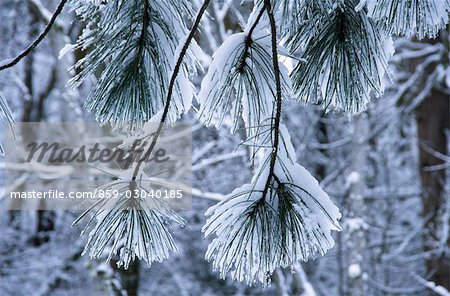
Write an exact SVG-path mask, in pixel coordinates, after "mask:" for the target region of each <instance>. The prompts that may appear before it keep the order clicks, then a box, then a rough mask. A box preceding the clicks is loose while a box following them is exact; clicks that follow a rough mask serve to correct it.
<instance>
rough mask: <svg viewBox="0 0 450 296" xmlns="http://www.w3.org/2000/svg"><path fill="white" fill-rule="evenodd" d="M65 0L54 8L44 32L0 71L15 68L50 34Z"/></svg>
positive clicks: (0, 67) (2, 66) (1, 67)
mask: <svg viewBox="0 0 450 296" xmlns="http://www.w3.org/2000/svg"><path fill="white" fill-rule="evenodd" d="M66 3H67V0H61V2H60V3H59V5H58V7H57V8H56V11H55V13H54V14H53V15H52V18H51V19H50V22H49V23H48V24H47V26H46V27H45V29H44V31H43V32H42V33H41V34H40V35H39V36H38V38H37V39H36V40H35V41H34V42H33V43H32V44H31V45H30V46H28V48H27V49H25V50H24V51H22V52H21V53H20V54H19V55H18V56H17V57H15V58H14V59H13V60H12V61H11V62H7V63H6V64H4V65H1V66H0V71H3V70H5V69H8V68H11V67H13V66H15V65H16V64H17V63H18V62H20V61H21V60H22V59H23V58H24V57H26V56H27V55H29V54H30V52H32V51H33V49H35V48H36V46H38V44H39V43H41V42H42V40H44V38H45V36H47V34H48V32H50V30H51V28H52V27H53V25H54V24H55V22H56V19H57V18H58V15H59V14H60V13H61V12H62V10H63V8H64V5H66Z"/></svg>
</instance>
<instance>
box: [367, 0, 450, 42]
mask: <svg viewBox="0 0 450 296" xmlns="http://www.w3.org/2000/svg"><path fill="white" fill-rule="evenodd" d="M360 6H361V5H360ZM367 8H368V14H369V16H370V17H372V18H373V19H375V20H376V21H378V22H379V23H380V24H381V25H382V27H383V29H384V30H386V32H387V33H389V34H395V35H407V36H412V35H416V36H417V37H418V38H419V39H424V38H426V37H428V38H434V37H436V35H437V33H438V32H439V30H440V29H443V28H445V25H446V24H448V22H449V13H450V1H449V0H422V1H417V0H408V1H404V0H367Z"/></svg>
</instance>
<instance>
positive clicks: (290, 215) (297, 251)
mask: <svg viewBox="0 0 450 296" xmlns="http://www.w3.org/2000/svg"><path fill="white" fill-rule="evenodd" d="M281 138H282V140H280V147H279V152H278V156H277V161H276V164H275V169H274V174H273V175H270V174H269V173H270V165H269V164H270V162H271V158H272V152H270V150H269V152H268V153H267V154H266V156H265V157H264V158H263V161H262V162H261V165H260V167H259V168H258V170H257V173H256V175H255V177H254V178H253V180H252V182H251V183H249V184H245V185H244V186H242V187H241V188H238V189H236V190H234V191H233V192H232V193H231V194H229V195H228V196H227V197H226V199H225V200H223V201H221V202H220V203H218V204H217V205H215V206H213V207H212V208H210V209H209V210H208V211H207V212H206V215H207V216H208V220H207V222H206V225H205V227H204V228H203V231H204V232H205V235H206V236H207V237H209V236H213V235H215V239H214V240H213V241H212V243H211V244H210V245H209V248H208V251H207V254H206V258H207V260H209V261H213V267H214V268H215V269H219V270H220V272H221V276H222V277H225V275H226V274H227V272H228V271H230V270H231V271H232V277H233V279H235V280H239V281H246V282H247V283H248V284H250V285H251V284H254V283H255V282H256V281H260V282H261V283H263V284H264V285H267V284H269V283H270V278H271V275H272V273H273V272H274V270H275V269H276V268H277V267H288V266H294V265H295V264H296V263H297V261H299V260H303V261H306V260H308V259H309V258H311V257H315V256H316V255H318V254H320V255H323V254H325V253H326V251H327V250H328V249H330V248H331V247H332V246H333V245H334V240H333V238H332V237H331V233H330V232H331V230H339V229H340V227H339V223H338V220H339V218H340V217H341V215H340V213H339V210H338V208H337V207H336V206H335V205H334V204H333V203H332V201H331V200H330V198H329V197H328V195H327V194H326V193H325V192H324V191H323V190H322V188H321V187H320V185H319V183H318V182H317V180H316V179H314V178H313V177H312V176H311V175H310V174H309V173H308V171H307V170H306V169H305V168H303V167H302V166H300V165H298V164H296V163H294V162H292V159H291V157H292V155H291V156H289V154H292V153H293V147H292V144H291V143H290V138H289V136H288V135H287V130H286V129H285V127H282V132H281ZM268 179H269V181H270V182H269V189H268V191H267V194H264V192H265V186H266V180H268Z"/></svg>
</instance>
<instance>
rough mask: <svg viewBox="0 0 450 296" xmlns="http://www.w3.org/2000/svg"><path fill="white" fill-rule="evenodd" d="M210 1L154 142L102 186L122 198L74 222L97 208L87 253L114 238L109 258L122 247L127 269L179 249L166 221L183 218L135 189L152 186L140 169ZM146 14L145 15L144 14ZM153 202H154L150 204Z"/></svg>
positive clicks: (178, 65)
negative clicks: (127, 169) (135, 262)
mask: <svg viewBox="0 0 450 296" xmlns="http://www.w3.org/2000/svg"><path fill="white" fill-rule="evenodd" d="M209 3H210V0H205V2H204V4H203V5H202V7H201V8H200V11H199V13H198V14H197V17H196V19H195V21H194V24H193V26H192V29H191V31H190V32H189V35H188V36H187V38H186V41H185V42H184V43H183V46H182V48H181V51H180V53H179V55H178V57H177V60H176V64H175V67H174V70H173V72H172V76H171V78H170V83H169V86H168V91H167V96H166V103H165V107H164V110H163V111H162V114H161V119H160V122H159V126H158V129H157V131H156V132H155V133H154V134H153V139H152V142H151V144H150V146H149V147H148V148H147V149H146V150H145V153H144V156H143V157H142V158H141V159H140V161H139V162H137V163H136V164H135V166H134V168H132V169H131V172H132V174H131V179H130V175H129V174H128V172H125V173H124V174H123V176H121V177H120V178H119V180H117V181H114V182H112V183H109V184H106V185H104V186H102V188H108V189H110V190H117V191H118V192H119V193H121V194H122V195H121V196H120V197H119V200H114V199H113V200H106V201H104V200H100V201H99V202H98V203H97V204H95V205H93V206H92V207H91V208H90V209H89V210H88V211H86V212H85V213H84V214H83V215H81V216H80V217H79V218H78V219H77V220H76V221H75V222H74V224H76V223H78V221H80V220H81V219H82V218H83V217H84V216H85V215H86V214H87V213H89V212H91V211H94V210H95V209H96V210H95V212H94V216H93V217H92V218H91V220H90V221H89V223H88V225H87V226H86V228H85V230H88V228H90V227H91V226H92V225H93V224H94V219H95V220H96V222H95V227H94V229H93V230H92V231H91V232H90V235H89V240H88V243H87V244H86V248H85V253H87V252H89V254H90V256H91V257H93V258H100V257H102V256H103V252H104V250H105V248H106V247H107V246H108V245H109V244H110V242H111V241H113V246H112V249H111V251H110V252H109V256H108V260H109V259H110V258H111V256H112V255H113V254H116V253H117V252H118V249H120V254H119V256H120V261H119V262H118V265H119V266H123V267H124V268H125V269H127V268H128V266H129V263H130V262H131V261H132V260H134V259H135V257H136V256H137V257H138V258H139V259H144V260H145V261H147V264H148V265H150V264H151V263H152V262H153V261H155V260H157V261H161V260H163V259H166V258H167V257H168V256H169V252H170V251H176V250H177V247H176V244H175V242H174V240H173V237H172V234H171V232H170V231H169V229H168V227H167V225H166V223H165V221H166V220H172V221H174V222H176V223H179V224H184V220H183V219H182V218H180V217H179V216H178V215H177V214H176V213H175V212H174V211H172V210H171V209H170V208H169V206H168V205H166V204H165V203H164V202H163V201H159V200H153V199H151V200H150V201H147V200H146V199H142V198H140V197H139V196H136V193H137V192H141V191H142V190H144V191H147V192H150V191H151V190H152V188H150V185H151V184H150V183H151V182H150V181H148V180H150V179H149V178H148V177H146V176H145V174H144V173H142V172H141V166H142V164H143V163H144V162H145V159H147V158H148V157H149V156H150V155H151V153H152V151H153V149H154V147H155V145H156V143H157V141H158V139H159V136H160V134H161V131H162V129H163V127H164V124H165V123H166V120H167V118H168V113H169V109H170V105H171V101H172V99H173V97H172V96H173V91H174V88H175V86H176V79H177V76H178V75H179V73H180V71H181V70H182V65H183V60H184V58H185V57H186V55H187V52H188V48H189V46H190V45H191V42H192V41H193V39H194V35H195V33H196V31H197V29H198V26H199V24H200V20H201V18H202V16H203V14H204V12H205V11H206V8H207V7H208V4H209ZM144 18H146V17H145V16H144ZM130 192H131V194H132V196H131V197H129V196H128V195H129V193H130ZM127 194H128V195H127ZM150 202H152V204H149V203H150ZM122 241H123V243H124V245H123V246H119V243H121V242H122Z"/></svg>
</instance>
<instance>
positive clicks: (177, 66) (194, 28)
mask: <svg viewBox="0 0 450 296" xmlns="http://www.w3.org/2000/svg"><path fill="white" fill-rule="evenodd" d="M210 2H211V0H205V1H204V2H203V5H202V7H201V8H200V11H199V12H198V14H197V17H196V19H195V22H194V24H193V25H192V28H191V31H190V32H189V35H188V37H187V39H186V41H185V42H184V44H183V47H182V49H181V51H180V54H179V56H178V59H177V62H176V64H175V68H174V70H173V73H172V76H171V77H170V82H169V87H168V90H167V97H166V104H165V106H164V111H163V114H162V116H161V121H160V123H159V126H158V129H157V131H156V133H155V135H154V137H153V140H152V143H151V144H150V146H149V148H148V149H147V150H146V152H145V154H144V157H142V159H141V160H140V161H139V162H138V163H137V165H136V168H135V170H134V172H133V177H132V182H133V183H134V182H136V179H137V176H138V174H139V171H140V168H141V166H142V164H143V163H144V161H145V160H146V159H147V158H149V157H150V155H151V153H152V151H153V149H154V148H155V146H156V142H157V141H158V138H159V136H160V135H161V131H162V129H163V126H164V123H165V121H166V118H167V115H168V113H169V108H170V102H171V100H172V93H173V89H174V87H175V82H176V79H177V76H178V73H179V72H180V69H181V66H182V64H183V59H184V56H185V55H186V53H187V51H188V48H189V45H190V44H191V41H192V39H193V38H194V35H195V33H196V32H197V28H198V26H199V24H200V21H201V19H202V16H203V14H204V13H205V11H206V8H207V7H208V5H209V3H210Z"/></svg>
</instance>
